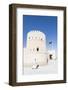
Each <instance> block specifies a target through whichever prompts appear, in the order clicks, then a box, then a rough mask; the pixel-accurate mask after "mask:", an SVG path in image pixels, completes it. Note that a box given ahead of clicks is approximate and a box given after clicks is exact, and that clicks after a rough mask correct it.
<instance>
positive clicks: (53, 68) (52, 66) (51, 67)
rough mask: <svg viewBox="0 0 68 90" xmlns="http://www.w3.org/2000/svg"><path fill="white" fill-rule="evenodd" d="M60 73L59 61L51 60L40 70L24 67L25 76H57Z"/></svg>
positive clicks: (40, 67)
mask: <svg viewBox="0 0 68 90" xmlns="http://www.w3.org/2000/svg"><path fill="white" fill-rule="evenodd" d="M57 71H58V62H57V60H49V62H48V64H47V65H45V66H39V68H38V69H32V67H24V75H31V74H56V73H57Z"/></svg>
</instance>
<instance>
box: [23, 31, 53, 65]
mask: <svg viewBox="0 0 68 90" xmlns="http://www.w3.org/2000/svg"><path fill="white" fill-rule="evenodd" d="M50 52H51V51H50ZM48 59H49V54H48V50H47V48H46V35H45V34H44V33H43V32H40V31H35V30H34V31H30V32H28V34H27V42H26V48H24V65H25V66H33V65H34V64H37V65H39V66H42V65H46V64H47V63H48Z"/></svg>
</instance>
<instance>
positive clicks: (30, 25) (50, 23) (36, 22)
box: [23, 15, 57, 49]
mask: <svg viewBox="0 0 68 90" xmlns="http://www.w3.org/2000/svg"><path fill="white" fill-rule="evenodd" d="M32 30H39V31H41V32H43V33H44V34H45V35H46V43H47V48H51V45H49V42H50V41H52V46H53V48H54V49H57V17H56V16H33V15H23V33H24V34H23V38H24V42H23V43H24V47H26V39H27V33H28V32H29V31H32Z"/></svg>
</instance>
